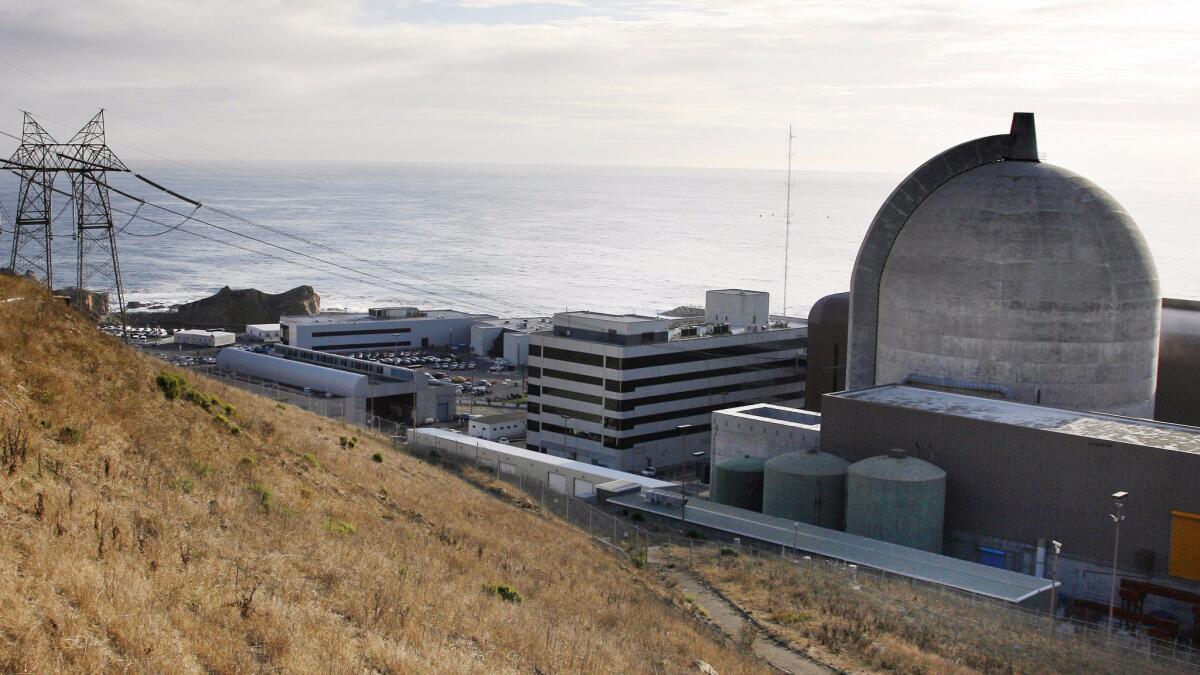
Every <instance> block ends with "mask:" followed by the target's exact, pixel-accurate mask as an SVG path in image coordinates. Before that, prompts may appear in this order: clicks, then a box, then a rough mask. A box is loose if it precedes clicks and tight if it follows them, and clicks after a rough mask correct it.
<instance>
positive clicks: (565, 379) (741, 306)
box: [527, 289, 808, 471]
mask: <svg viewBox="0 0 1200 675" xmlns="http://www.w3.org/2000/svg"><path fill="white" fill-rule="evenodd" d="M768 300H769V296H768V294H767V293H763V292H757V291H743V290H737V289H729V290H721V291H709V292H708V297H707V307H706V312H705V315H704V317H703V318H701V317H695V318H692V319H685V320H672V319H670V318H656V317H649V316H638V315H632V314H627V315H614V314H603V313H600V312H563V313H560V314H556V315H555V316H554V319H553V326H552V328H551V330H547V331H541V332H537V333H533V334H532V335H530V344H529V383H528V388H529V414H528V420H527V422H528V430H529V433H528V435H527V446H528V447H529V448H530V449H537V450H541V451H542V452H548V453H551V454H554V455H558V456H562V457H567V458H570V459H577V460H580V461H588V462H592V463H595V464H600V465H603V466H607V467H612V468H616V469H622V470H626V471H638V470H641V469H643V468H645V467H647V466H654V467H657V468H662V467H668V466H678V465H681V464H683V463H685V462H688V461H693V456H692V453H694V452H700V451H704V450H707V449H708V443H709V430H710V428H711V416H712V415H711V413H712V411H714V410H718V409H722V408H730V407H733V406H736V405H741V404H744V403H761V402H766V401H787V402H789V403H791V404H793V405H798V404H800V403H801V402H802V401H803V398H804V376H805V349H806V344H805V343H806V337H807V330H808V329H807V325H806V322H805V321H804V320H802V319H795V318H788V317H780V316H769V314H768V310H767V302H768ZM685 425H687V426H685Z"/></svg>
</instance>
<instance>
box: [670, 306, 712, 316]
mask: <svg viewBox="0 0 1200 675" xmlns="http://www.w3.org/2000/svg"><path fill="white" fill-rule="evenodd" d="M662 315H663V316H677V317H681V318H691V317H694V316H704V308H703V307H689V306H687V305H680V306H678V307H676V308H675V309H670V310H667V311H665V312H663V313H662Z"/></svg>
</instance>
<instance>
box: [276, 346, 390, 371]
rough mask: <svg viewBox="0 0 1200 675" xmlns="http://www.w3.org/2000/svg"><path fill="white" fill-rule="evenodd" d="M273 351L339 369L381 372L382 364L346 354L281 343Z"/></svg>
mask: <svg viewBox="0 0 1200 675" xmlns="http://www.w3.org/2000/svg"><path fill="white" fill-rule="evenodd" d="M275 352H276V353H281V354H287V355H288V356H290V357H291V358H294V359H299V360H301V361H309V362H312V363H323V364H325V365H327V366H332V367H334V368H339V369H348V370H357V371H359V372H362V373H375V374H377V375H382V374H383V366H381V365H379V364H377V363H371V362H370V361H360V360H358V359H352V358H349V357H346V356H338V355H336V354H326V353H325V352H318V351H310V350H307V349H299V348H296V347H285V346H282V345H276V346H275Z"/></svg>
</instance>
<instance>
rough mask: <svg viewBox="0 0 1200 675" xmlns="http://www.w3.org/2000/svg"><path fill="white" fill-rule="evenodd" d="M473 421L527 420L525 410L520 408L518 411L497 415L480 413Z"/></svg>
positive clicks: (500, 422) (488, 422) (502, 421)
mask: <svg viewBox="0 0 1200 675" xmlns="http://www.w3.org/2000/svg"><path fill="white" fill-rule="evenodd" d="M471 421H472V422H478V423H479V424H503V423H505V422H517V421H522V422H523V421H525V411H524V410H519V411H516V412H506V413H496V414H495V415H480V416H479V417H472V418H471Z"/></svg>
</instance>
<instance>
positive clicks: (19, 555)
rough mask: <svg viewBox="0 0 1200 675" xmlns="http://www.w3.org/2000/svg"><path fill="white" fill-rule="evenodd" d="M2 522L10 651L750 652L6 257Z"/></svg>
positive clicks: (10, 655) (426, 470)
mask: <svg viewBox="0 0 1200 675" xmlns="http://www.w3.org/2000/svg"><path fill="white" fill-rule="evenodd" d="M164 372H165V373H168V374H175V375H176V376H178V375H184V376H186V377H188V379H189V382H190V385H191V386H192V387H194V389H191V390H189V389H188V387H187V385H183V384H182V383H180V382H179V381H178V380H174V379H173V378H170V377H168V378H162V386H160V385H158V384H156V378H158V377H159V375H160V374H161V373H164ZM168 393H170V394H175V395H176V397H175V398H174V399H173V400H172V399H169V398H168V396H167V394H168ZM213 397H217V398H218V399H219V400H214V399H213ZM350 435H357V436H358V437H359V440H358V442H357V443H356V444H355V446H354V447H352V448H345V447H343V446H342V443H341V442H340V441H339V437H340V436H350ZM375 453H379V454H380V455H381V459H382V462H376V461H373V460H372V455H374V454H375ZM0 528H2V529H0V584H2V585H3V587H4V588H5V590H6V592H5V593H4V594H3V596H2V597H0V670H3V671H6V672H10V671H16V672H54V671H62V670H70V671H89V672H95V671H107V670H118V669H121V670H126V669H127V670H132V671H135V672H156V673H174V672H305V673H314V672H385V673H391V672H394V673H414V672H421V673H428V672H480V673H482V672H488V673H493V672H524V673H532V672H542V673H550V672H589V673H600V672H613V673H616V672H629V673H636V672H658V673H663V672H689V671H690V672H695V667H694V665H693V664H694V662H695V661H696V660H697V659H701V660H704V661H707V662H708V663H710V664H712V665H713V666H715V667H716V669H717V670H718V671H719V672H721V673H722V674H726V673H742V672H761V671H762V667H761V666H760V665H759V664H757V663H756V662H754V661H752V660H750V659H749V658H748V657H746V656H743V655H742V654H740V653H738V652H737V651H735V650H733V649H731V648H728V647H725V646H722V645H721V644H718V643H717V642H716V641H714V639H713V638H712V636H711V634H710V633H708V632H707V631H706V630H705V629H704V627H703V626H701V625H699V624H698V623H696V622H695V621H693V620H692V619H690V618H689V617H688V616H687V615H686V614H685V612H684V610H682V609H680V608H679V607H677V606H675V605H673V604H671V603H670V602H668V601H667V599H666V597H667V596H666V594H665V592H662V591H660V590H659V589H658V588H656V587H654V586H653V582H652V581H651V577H650V576H649V575H647V574H643V573H642V572H641V571H638V570H636V569H634V568H633V567H632V566H630V565H628V564H626V563H623V562H621V561H619V560H618V559H616V558H615V557H613V556H611V555H609V554H607V553H604V552H602V551H600V550H599V549H598V548H597V547H596V546H594V545H593V544H592V543H591V542H590V541H589V540H588V539H587V538H586V537H585V536H583V535H582V534H580V533H579V532H577V531H576V530H573V529H571V528H570V527H568V526H565V525H563V524H561V523H560V522H558V521H556V520H553V519H551V518H548V517H546V516H544V515H542V514H540V513H538V512H537V511H536V509H533V508H521V507H519V506H514V505H513V504H512V503H511V502H510V501H503V500H500V499H496V498H494V497H492V496H490V495H488V494H486V493H485V492H483V491H480V490H478V489H476V488H475V487H473V486H472V485H470V484H468V483H466V482H464V481H463V480H461V479H459V478H457V477H455V476H454V475H453V474H451V473H448V472H446V471H444V470H442V469H439V468H437V467H435V466H431V465H428V464H426V463H424V462H422V461H420V460H417V459H415V458H412V457H410V456H407V455H404V454H402V453H398V452H395V451H392V450H390V449H388V448H387V447H386V446H385V445H384V444H383V443H381V442H380V443H377V442H376V441H375V440H372V439H371V438H368V437H366V434H363V433H362V432H361V430H351V429H347V428H344V427H341V426H340V425H336V424H334V423H332V422H331V421H329V420H326V419H323V418H319V417H316V416H312V415H309V414H307V413H304V412H302V411H298V410H294V409H290V408H281V407H280V406H278V405H277V404H275V403H273V402H271V401H269V400H267V399H262V398H257V397H254V396H251V395H248V394H245V393H244V392H240V391H237V390H229V389H226V388H224V387H221V386H219V385H216V384H214V383H212V382H209V381H207V380H205V379H203V378H199V377H191V376H187V375H186V374H185V373H182V372H181V371H177V370H174V369H171V368H169V367H166V366H163V365H161V364H160V363H158V362H157V361H155V360H153V359H150V358H147V357H141V356H138V355H136V354H135V353H134V352H132V351H131V350H130V349H128V348H126V347H125V346H124V345H122V344H120V343H119V342H117V341H115V340H112V339H110V338H107V337H104V336H103V335H101V334H100V333H99V331H97V330H96V329H95V327H94V326H92V325H91V324H90V323H88V322H87V321H86V320H85V319H84V318H83V317H82V316H80V315H78V314H76V313H75V312H73V311H71V310H68V309H67V308H65V307H63V306H61V305H59V304H57V303H56V302H55V301H54V300H52V299H51V298H50V296H49V295H48V294H46V293H45V292H43V291H42V290H40V289H39V288H37V287H36V286H34V285H32V284H30V283H29V282H27V281H24V280H20V279H16V278H11V277H0ZM501 585H507V586H510V587H511V588H512V589H515V591H516V593H517V594H519V600H518V598H517V597H514V596H513V595H512V594H511V593H509V591H508V590H507V589H504V590H503V591H499V592H498V591H497V590H496V587H497V586H501ZM505 596H507V597H508V599H506V598H505Z"/></svg>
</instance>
